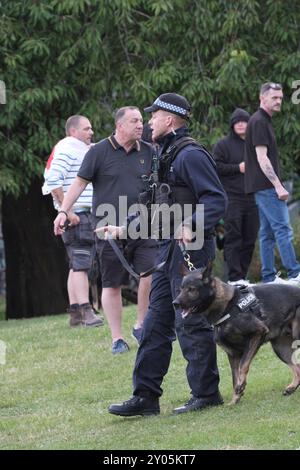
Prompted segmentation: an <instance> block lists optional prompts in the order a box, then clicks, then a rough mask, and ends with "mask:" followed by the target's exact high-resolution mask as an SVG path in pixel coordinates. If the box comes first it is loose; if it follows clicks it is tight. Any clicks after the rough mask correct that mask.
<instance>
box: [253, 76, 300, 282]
mask: <svg viewBox="0 0 300 470" xmlns="http://www.w3.org/2000/svg"><path fill="white" fill-rule="evenodd" d="M282 99H283V91H282V86H281V85H280V84H279V83H271V82H268V83H264V84H263V85H262V86H261V89H260V108H259V109H258V111H256V113H254V114H253V115H252V117H251V118H250V121H249V123H248V127H247V132H246V154H245V188H246V193H248V194H251V193H254V194H255V200H256V204H257V205H258V209H259V219H260V233H259V237H260V256H261V263H262V280H263V282H276V283H284V282H286V281H284V280H282V279H280V278H279V277H278V276H276V268H275V255H274V249H275V245H277V247H278V250H279V254H280V257H281V261H282V264H283V266H284V267H285V269H286V271H287V275H288V278H289V282H291V283H298V282H300V264H299V263H298V261H297V259H296V256H295V251H294V247H293V243H292V239H293V230H292V228H291V226H290V221H289V212H288V208H287V203H286V201H287V199H288V195H289V194H288V192H287V190H286V189H285V188H284V186H283V184H282V182H281V179H280V168H279V156H278V150H277V143H276V138H275V134H274V129H273V126H272V121H271V118H272V116H273V114H274V113H276V112H279V111H280V109H281V104H282Z"/></svg>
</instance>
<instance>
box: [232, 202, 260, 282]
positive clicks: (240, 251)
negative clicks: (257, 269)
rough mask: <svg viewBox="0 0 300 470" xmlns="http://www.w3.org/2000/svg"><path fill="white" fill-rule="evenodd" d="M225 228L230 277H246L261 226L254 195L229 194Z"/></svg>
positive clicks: (238, 278)
mask: <svg viewBox="0 0 300 470" xmlns="http://www.w3.org/2000/svg"><path fill="white" fill-rule="evenodd" d="M224 228H225V239H224V259H225V261H226V263H227V267H228V279H229V281H238V280H240V279H246V277H247V272H248V269H249V266H250V263H251V259H252V254H253V251H254V247H255V241H256V237H257V232H258V228H259V218H258V210H257V206H256V204H255V199H254V197H253V196H252V195H250V196H248V195H243V194H241V195H234V196H232V195H228V208H227V213H226V217H225V220H224Z"/></svg>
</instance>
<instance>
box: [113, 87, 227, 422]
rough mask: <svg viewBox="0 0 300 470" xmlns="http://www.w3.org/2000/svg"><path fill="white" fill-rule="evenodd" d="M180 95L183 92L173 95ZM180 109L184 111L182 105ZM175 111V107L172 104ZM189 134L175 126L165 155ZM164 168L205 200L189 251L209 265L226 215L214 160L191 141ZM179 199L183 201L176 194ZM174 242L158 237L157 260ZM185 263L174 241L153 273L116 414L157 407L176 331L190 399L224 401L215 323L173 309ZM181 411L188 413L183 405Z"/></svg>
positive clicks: (164, 175) (173, 181)
mask: <svg viewBox="0 0 300 470" xmlns="http://www.w3.org/2000/svg"><path fill="white" fill-rule="evenodd" d="M174 95H175V94H173V93H172V94H166V95H161V97H160V98H164V99H165V101H161V100H160V101H159V104H161V103H162V104H161V107H160V108H158V109H164V108H163V106H164V105H166V106H167V105H168V104H169V103H170V102H171V104H172V97H173V96H174ZM177 96H179V95H175V97H177ZM160 98H159V99H160ZM180 98H183V97H180ZM159 99H158V100H159ZM158 100H156V102H158ZM185 102H186V100H185ZM186 103H187V102H186ZM172 106H173V105H172ZM183 106H184V104H183ZM166 109H169V108H166ZM179 109H180V110H181V107H179ZM186 109H187V108H186ZM148 110H149V111H154V110H155V109H152V108H148V109H147V108H146V110H145V111H148ZM183 111H184V109H183ZM171 112H174V111H173V108H172V111H171ZM176 114H180V113H179V112H177V113H176ZM186 135H188V130H187V128H186V127H182V128H179V129H177V130H176V135H174V134H170V135H166V136H165V137H164V138H163V140H162V141H161V142H160V144H161V152H160V154H161V156H162V157H161V158H162V160H165V158H166V155H167V156H168V150H170V149H172V146H174V144H175V146H176V142H177V141H178V140H179V139H182V137H183V136H186ZM166 152H167V154H166ZM160 168H163V170H160V173H159V179H160V182H161V181H164V182H165V183H168V184H169V185H170V188H171V190H172V193H173V194H178V195H177V198H178V197H179V198H180V194H184V196H183V197H184V198H185V201H184V202H185V203H188V202H190V203H194V202H195V201H196V202H197V203H199V204H204V245H203V248H202V249H200V250H196V251H190V255H191V261H192V262H193V264H194V266H195V267H197V268H199V267H202V266H206V265H207V263H208V261H209V260H212V259H213V258H214V256H215V242H214V236H213V232H214V226H215V225H216V224H217V222H218V220H219V219H220V218H221V217H223V216H224V212H225V206H226V195H225V192H224V189H223V187H222V185H221V183H220V181H219V179H218V176H217V174H216V170H215V166H214V163H213V162H212V160H211V157H210V156H209V155H208V154H207V153H206V152H205V151H204V150H201V149H200V148H199V147H198V146H195V145H192V144H189V145H187V146H185V147H184V148H183V149H181V150H180V151H179V152H178V154H177V155H176V157H175V159H174V160H173V161H172V162H171V164H169V165H164V162H161V165H160ZM178 188H179V189H180V188H181V189H182V188H183V192H182V191H180V190H179V192H178V191H177V189H178ZM184 189H185V191H184ZM189 193H190V196H189ZM189 197H190V201H189ZM173 202H174V201H173ZM175 202H179V203H180V202H182V201H179V200H178V199H177V200H176V201H175ZM195 217H196V213H194V214H193V223H194V222H195ZM171 243H172V242H171V240H161V241H160V242H159V259H158V263H159V262H161V261H164V260H165V259H166V258H167V255H168V250H169V247H170V244H171ZM182 263H183V255H182V252H181V250H180V248H179V246H178V244H176V245H175V248H174V251H173V253H172V256H171V259H170V260H169V261H168V262H167V263H166V265H165V266H164V268H163V269H162V270H160V271H157V272H155V273H154V274H153V278H152V289H151V294H150V304H149V310H148V313H147V315H146V318H145V321H144V325H143V335H142V341H141V344H140V347H139V350H138V353H137V358H136V363H135V368H134V372H133V384H134V392H133V394H134V397H133V398H132V399H131V400H129V401H127V402H124V403H123V404H122V405H111V406H110V408H109V411H110V412H111V413H113V414H118V415H122V416H131V415H135V414H142V415H147V414H155V413H158V412H159V405H158V397H160V396H161V394H162V388H161V384H162V381H163V377H164V375H165V374H166V373H167V371H168V367H169V363H170V359H171V353H172V342H173V341H174V340H175V338H176V334H175V332H176V333H177V337H178V340H179V343H180V347H181V349H182V353H183V355H184V357H185V359H186V360H187V362H188V364H187V369H186V372H187V379H188V382H189V385H190V388H191V393H192V399H191V401H192V402H195V401H196V400H197V399H199V398H200V399H203V402H201V403H202V404H203V403H204V402H205V399H206V397H208V401H209V397H212V400H211V404H220V403H222V401H221V398H220V396H219V393H218V383H219V374H218V369H217V364H216V346H215V342H214V339H213V331H212V328H211V327H210V325H208V323H207V322H206V320H205V319H204V317H203V316H200V315H190V316H188V317H187V318H186V319H183V318H182V316H181V312H180V311H176V312H175V310H174V308H173V305H172V299H174V298H175V297H176V296H177V295H178V293H179V289H180V285H181V281H182V273H181V271H182V270H181V265H182ZM200 401H201V400H200ZM198 405H199V403H198ZM202 407H204V406H197V407H195V409H198V408H202ZM191 409H192V408H191ZM177 410H178V411H177V412H184V411H185V407H182V408H178V409H177ZM138 411H140V412H138ZM187 411H189V409H187Z"/></svg>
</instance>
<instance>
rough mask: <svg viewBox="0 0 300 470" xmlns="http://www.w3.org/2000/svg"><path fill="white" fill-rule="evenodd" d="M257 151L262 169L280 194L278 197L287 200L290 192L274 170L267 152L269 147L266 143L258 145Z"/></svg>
mask: <svg viewBox="0 0 300 470" xmlns="http://www.w3.org/2000/svg"><path fill="white" fill-rule="evenodd" d="M255 151H256V156H257V161H258V164H259V166H260V168H261V171H262V172H263V173H264V175H265V176H266V177H267V178H268V180H269V181H271V183H272V184H273V186H274V188H275V191H276V193H277V195H278V199H280V200H281V201H286V200H287V199H288V197H289V193H288V191H287V190H286V189H285V188H284V186H282V183H281V181H280V179H279V178H278V176H277V175H276V173H275V171H274V168H273V166H272V163H271V162H270V159H269V157H268V154H267V151H268V148H267V147H266V146H265V145H258V146H256V147H255Z"/></svg>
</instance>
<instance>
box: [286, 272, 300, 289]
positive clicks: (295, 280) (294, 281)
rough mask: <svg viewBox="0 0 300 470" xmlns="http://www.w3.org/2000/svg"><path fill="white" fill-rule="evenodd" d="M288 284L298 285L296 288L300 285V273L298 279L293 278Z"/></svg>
mask: <svg viewBox="0 0 300 470" xmlns="http://www.w3.org/2000/svg"><path fill="white" fill-rule="evenodd" d="M288 282H289V283H290V284H291V285H293V284H294V285H296V286H298V285H300V273H299V274H298V276H296V277H291V278H290V279H289V280H288Z"/></svg>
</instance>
